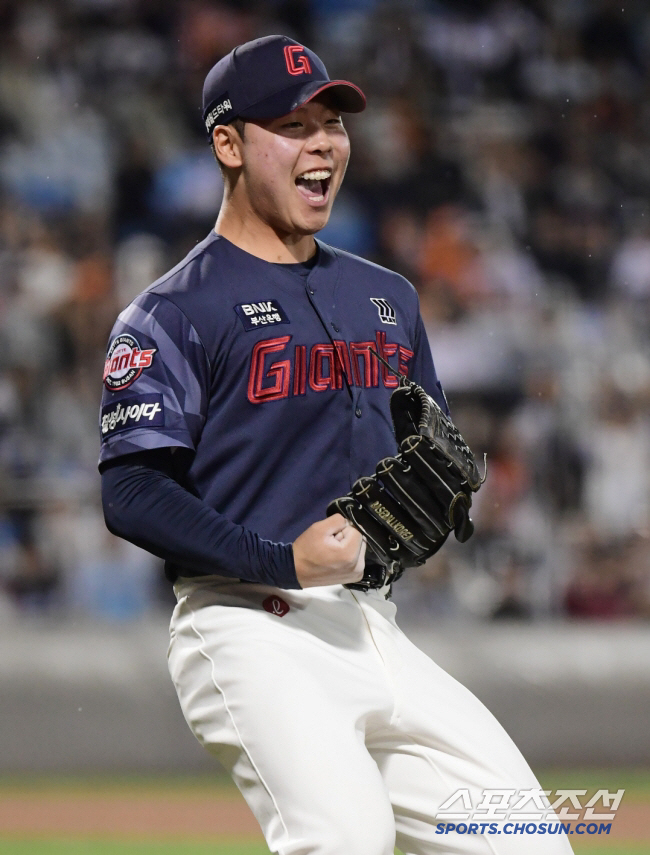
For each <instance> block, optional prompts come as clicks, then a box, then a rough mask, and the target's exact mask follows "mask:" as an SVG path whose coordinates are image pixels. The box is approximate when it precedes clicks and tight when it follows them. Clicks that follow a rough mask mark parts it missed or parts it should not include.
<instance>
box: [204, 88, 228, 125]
mask: <svg viewBox="0 0 650 855" xmlns="http://www.w3.org/2000/svg"><path fill="white" fill-rule="evenodd" d="M230 112H232V102H231V100H230V98H229V97H228V93H227V92H225V93H224V94H223V96H222V99H221V101H220V102H219V103H218V104H217V105H216V106H214V107H213V108H212V109H211V110H210V112H209V113H208V115H207V116H206V117H205V127H206V130H207V132H208V133H212V129H213V128H214V127H215V125H217V124H218V123H219V118H220V117H221V116H225V115H226V114H227V113H230Z"/></svg>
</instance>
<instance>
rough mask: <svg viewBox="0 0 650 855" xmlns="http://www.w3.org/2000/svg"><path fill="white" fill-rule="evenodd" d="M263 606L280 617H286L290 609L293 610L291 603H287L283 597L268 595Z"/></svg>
mask: <svg viewBox="0 0 650 855" xmlns="http://www.w3.org/2000/svg"><path fill="white" fill-rule="evenodd" d="M262 606H263V608H264V609H265V610H266V611H267V612H269V613H270V614H272V615H277V616H278V617H284V616H285V615H286V613H287V612H288V611H291V610H290V608H289V604H288V603H285V601H284V600H283V599H282V597H267V598H266V599H265V600H264V602H263V603H262Z"/></svg>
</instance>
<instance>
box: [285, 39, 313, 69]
mask: <svg viewBox="0 0 650 855" xmlns="http://www.w3.org/2000/svg"><path fill="white" fill-rule="evenodd" d="M284 60H285V62H286V63H287V71H288V72H289V74H294V75H297V74H311V65H310V63H309V57H308V56H307V55H306V54H305V49H304V47H303V46H302V45H287V46H286V47H285V49H284Z"/></svg>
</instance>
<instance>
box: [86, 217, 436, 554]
mask: <svg viewBox="0 0 650 855" xmlns="http://www.w3.org/2000/svg"><path fill="white" fill-rule="evenodd" d="M317 245H318V255H317V258H316V261H315V263H314V264H313V267H312V268H311V269H310V270H309V269H305V265H283V264H272V263H270V262H267V261H263V260H262V259H259V258H257V257H256V256H253V255H251V254H250V253H247V252H245V251H244V250H242V249H239V248H238V247H236V246H235V245H234V244H232V243H230V242H229V241H228V240H226V239H225V238H223V237H220V236H219V235H217V234H216V233H215V232H211V233H210V234H209V235H208V237H207V238H206V239H205V240H203V241H202V242H201V243H199V244H198V245H197V246H196V247H195V248H194V249H193V250H192V251H191V252H190V253H189V254H188V255H187V257H186V258H185V259H184V260H183V261H182V262H181V263H180V264H178V265H177V266H176V267H174V268H173V269H172V270H171V271H169V272H168V273H167V274H166V275H165V276H163V277H162V278H161V279H159V280H158V281H156V282H154V283H153V285H151V286H150V287H149V288H148V289H147V290H146V291H144V292H143V293H142V294H140V295H139V296H138V297H137V298H136V299H135V300H134V301H133V302H132V303H131V304H130V305H129V306H128V307H127V308H126V309H125V310H124V311H123V312H122V313H121V314H120V316H119V318H118V320H117V322H116V324H115V327H114V329H113V331H112V334H111V337H110V342H109V346H108V352H107V356H106V362H105V368H104V390H103V398H102V406H101V414H100V433H101V443H102V446H101V454H100V464H101V463H104V462H107V461H111V460H115V459H116V458H120V457H123V456H125V455H129V454H131V453H134V452H141V451H143V450H147V449H159V448H166V447H171V448H173V447H175V446H176V447H182V448H186V449H189V450H190V451H191V452H193V459H192V464H191V466H190V469H189V472H188V475H187V479H188V489H190V490H191V491H192V492H193V493H194V494H195V495H197V496H198V497H199V498H201V499H202V500H203V501H204V502H206V503H207V504H208V505H209V506H210V507H211V508H213V509H215V510H216V511H217V512H218V513H220V514H222V515H224V516H225V517H226V518H227V519H229V520H231V521H232V522H234V523H236V524H238V525H241V526H243V527H244V528H246V529H248V530H249V531H253V532H255V533H256V534H258V535H259V536H261V537H262V538H265V539H267V540H270V541H275V542H284V543H288V542H292V541H293V540H295V538H296V537H297V536H298V535H299V534H301V533H302V532H303V531H304V530H305V529H306V528H307V527H308V526H309V525H310V524H311V523H313V522H315V521H316V520H318V519H322V518H323V517H324V516H325V509H326V507H327V504H328V503H329V502H330V501H331V500H332V499H333V498H336V497H337V496H340V495H343V494H345V493H347V492H348V490H349V489H350V486H351V485H352V483H353V482H354V481H355V480H356V478H358V477H359V476H361V475H364V474H371V473H372V472H374V469H375V466H376V464H377V462H378V461H379V460H380V459H381V458H382V457H385V456H388V455H391V454H394V453H396V451H397V448H396V443H395V438H394V434H393V429H392V423H391V420H390V413H389V399H390V395H391V392H392V391H393V389H394V388H395V387H396V386H397V385H398V380H397V378H396V377H395V376H394V375H393V374H392V373H391V372H389V371H388V369H387V368H386V367H385V366H383V365H382V364H381V363H380V362H379V360H378V359H376V358H375V357H374V356H373V352H375V353H378V354H380V355H381V356H382V357H383V358H384V359H385V360H387V361H388V362H389V363H390V365H391V366H392V367H393V368H394V369H395V370H396V371H398V372H400V373H402V374H408V376H409V377H411V378H412V379H413V380H415V381H416V382H418V383H420V384H421V385H422V386H423V387H424V388H425V389H426V390H427V391H428V392H429V393H430V394H431V395H432V396H434V397H435V398H436V400H437V401H438V403H439V404H440V405H441V406H442V407H443V408H444V409H445V410H446V402H445V400H444V395H443V394H442V390H441V388H440V384H439V383H438V380H437V377H436V374H435V369H434V366H433V361H432V358H431V353H430V349H429V345H428V341H427V338H426V334H425V331H424V327H423V324H422V321H421V319H420V316H419V310H418V299H417V294H416V292H415V289H414V288H413V286H412V285H410V284H409V283H408V282H407V281H406V280H405V279H404V278H402V277H401V276H399V275H398V274H396V273H393V272H391V271H388V270H386V269H384V268H382V267H379V266H378V265H375V264H373V263H371V262H368V261H365V260H363V259H360V258H358V257H356V256H353V255H350V254H348V253H345V252H342V251H340V250H337V249H333V248H332V247H329V246H327V245H325V244H323V243H321V242H317ZM292 268H295V269H292Z"/></svg>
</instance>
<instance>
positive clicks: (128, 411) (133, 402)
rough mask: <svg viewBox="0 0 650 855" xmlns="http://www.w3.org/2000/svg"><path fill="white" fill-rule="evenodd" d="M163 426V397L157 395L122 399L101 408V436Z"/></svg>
mask: <svg viewBox="0 0 650 855" xmlns="http://www.w3.org/2000/svg"><path fill="white" fill-rule="evenodd" d="M164 424H165V409H164V406H163V396H162V395H158V394H151V395H139V396H138V397H137V398H135V397H134V398H124V399H123V400H121V401H118V402H117V403H116V404H107V405H106V406H105V407H102V420H101V431H102V436H106V435H107V434H109V433H113V432H118V431H122V430H131V429H132V428H137V427H151V426H154V425H155V426H156V427H160V426H161V425H164Z"/></svg>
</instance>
